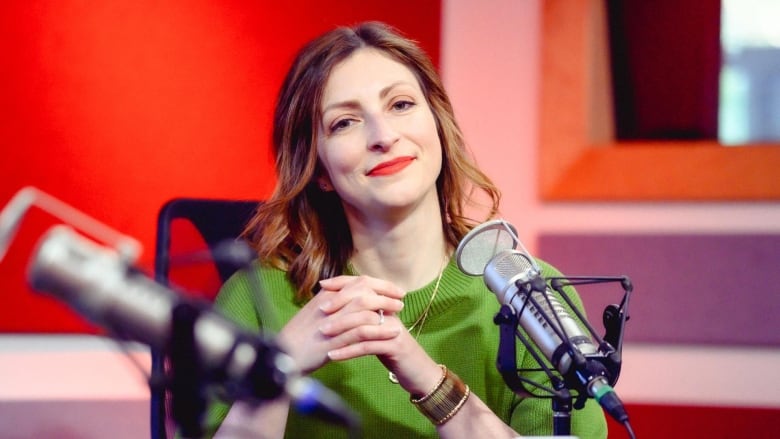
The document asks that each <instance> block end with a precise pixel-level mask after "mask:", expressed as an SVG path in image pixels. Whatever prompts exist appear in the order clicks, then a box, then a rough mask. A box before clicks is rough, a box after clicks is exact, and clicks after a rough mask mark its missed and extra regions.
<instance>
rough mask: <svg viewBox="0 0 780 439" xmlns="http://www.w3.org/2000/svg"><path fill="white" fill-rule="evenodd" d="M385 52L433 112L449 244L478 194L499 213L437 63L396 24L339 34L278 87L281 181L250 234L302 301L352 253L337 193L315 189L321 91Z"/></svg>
mask: <svg viewBox="0 0 780 439" xmlns="http://www.w3.org/2000/svg"><path fill="white" fill-rule="evenodd" d="M362 48H372V49H374V50H379V51H381V52H382V53H384V54H385V55H387V56H389V57H390V58H392V59H393V60H395V61H397V62H399V63H401V64H403V65H405V66H406V67H407V68H409V69H410V70H411V71H412V72H413V73H414V75H415V76H416V77H417V81H418V82H419V84H420V87H421V89H422V91H423V95H424V96H425V97H426V99H427V102H428V105H429V106H430V107H431V110H432V112H433V115H434V118H435V120H436V126H437V131H438V135H439V139H440V142H441V145H442V169H441V173H440V174H439V176H438V178H437V180H436V186H437V190H438V195H439V206H440V208H441V212H442V216H441V217H442V221H443V223H444V224H443V225H444V231H445V235H446V237H445V238H446V240H447V242H448V243H449V244H450V245H451V246H453V247H454V246H457V244H458V242H459V241H460V240H461V239H462V238H463V236H464V235H465V234H466V233H467V232H468V231H469V230H470V229H471V228H472V227H473V226H474V225H475V224H476V223H478V221H474V220H470V219H469V218H467V217H466V216H465V214H464V211H465V210H466V208H467V207H469V206H471V205H472V204H475V205H476V204H478V203H476V202H475V200H476V199H475V198H472V195H474V192H475V190H477V191H481V192H482V193H483V194H484V195H487V200H488V201H487V205H486V206H482V207H483V208H486V209H487V212H486V214H485V218H483V220H484V219H488V218H490V217H492V216H494V215H495V214H496V213H497V211H498V205H499V200H500V194H499V192H498V189H497V188H496V187H495V185H494V184H493V183H492V182H491V181H490V179H489V178H488V177H487V176H486V175H485V174H484V173H482V171H480V170H479V169H478V168H477V167H476V165H475V164H474V162H473V161H472V159H471V157H470V156H469V154H468V152H467V150H466V147H465V143H464V140H463V134H462V133H461V130H460V128H459V127H458V124H457V122H456V121H455V115H454V112H453V109H452V105H451V103H450V100H449V97H448V96H447V94H446V92H445V91H444V87H443V85H442V82H441V79H440V77H439V75H438V74H437V72H436V69H435V68H434V66H433V63H432V62H431V60H430V59H429V58H428V56H427V55H426V54H425V52H423V50H422V49H421V48H420V47H418V45H417V44H416V43H415V42H414V41H412V40H410V39H407V38H405V37H404V36H403V35H401V34H400V33H399V32H398V31H397V30H395V29H393V28H392V27H390V26H388V25H386V24H383V23H379V22H366V23H362V24H359V25H357V26H354V27H340V28H337V29H334V30H332V31H330V32H328V33H326V34H324V35H322V36H320V37H318V38H316V39H314V40H312V41H311V42H310V43H308V44H307V45H306V46H304V47H303V48H302V49H301V50H300V52H298V54H297V56H296V58H295V60H294V62H293V64H292V67H291V68H290V70H289V72H288V73H287V76H286V77H285V80H284V83H283V85H282V88H281V90H280V93H279V96H278V100H277V103H276V110H275V113H274V125H273V144H274V152H275V155H276V173H277V184H276V188H275V190H274V193H273V194H272V195H271V197H270V199H268V200H267V201H266V202H265V203H263V204H262V205H261V206H260V207H259V208H258V210H257V212H256V213H255V215H254V217H253V218H252V219H251V220H250V222H249V224H248V225H247V228H246V230H245V231H244V237H245V238H247V239H248V240H249V242H250V243H251V245H252V246H253V248H254V249H255V250H256V251H257V254H258V258H259V260H260V261H261V262H262V263H264V264H267V265H271V266H274V267H277V268H280V269H283V270H286V271H287V273H288V276H289V278H290V280H291V281H292V282H293V284H294V285H295V286H296V287H297V289H298V291H297V295H296V299H297V300H298V301H300V302H303V301H305V300H308V299H309V298H311V296H312V294H314V293H315V292H316V288H317V282H318V280H319V279H322V278H327V277H332V276H336V275H339V274H341V273H343V271H344V269H345V267H346V264H347V262H348V260H349V258H350V257H351V255H352V252H353V244H352V237H351V234H350V231H349V226H348V224H347V220H346V216H345V214H344V209H343V207H342V205H341V201H340V199H339V197H338V195H337V194H336V192H335V191H330V192H323V191H322V190H320V188H319V187H318V185H317V182H316V177H317V176H318V175H319V173H320V172H323V171H322V169H321V168H320V166H321V165H320V164H319V162H318V157H317V135H318V132H317V131H318V129H319V127H320V121H321V119H322V114H321V101H322V94H323V89H324V88H325V84H326V82H327V80H328V77H329V75H330V72H331V71H332V69H333V67H334V66H336V65H337V64H339V63H340V62H341V61H343V60H345V59H346V58H348V57H349V56H350V55H351V54H352V53H354V52H355V51H356V50H358V49H362Z"/></svg>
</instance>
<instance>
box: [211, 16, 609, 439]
mask: <svg viewBox="0 0 780 439" xmlns="http://www.w3.org/2000/svg"><path fill="white" fill-rule="evenodd" d="M273 138H274V145H275V148H276V164H277V171H278V172H277V173H278V183H277V187H276V190H275V192H274V194H273V195H272V197H271V198H270V199H269V200H268V201H267V202H266V203H265V204H263V205H262V207H261V208H260V209H259V210H258V212H257V213H256V215H255V217H254V218H253V219H252V221H251V222H250V224H249V226H248V228H247V237H248V238H249V239H250V241H251V242H252V243H253V245H254V247H255V249H256V250H257V252H258V260H259V261H260V263H259V264H258V265H257V270H258V275H259V276H258V277H259V279H260V282H259V284H260V291H257V289H256V288H253V285H255V284H253V283H252V282H251V279H250V278H248V277H247V276H246V275H239V276H236V277H234V278H233V279H231V280H230V281H229V282H228V283H227V284H226V285H225V287H224V288H223V291H222V292H221V293H220V296H219V297H218V299H217V306H218V307H220V309H221V310H222V311H223V312H224V313H225V314H226V315H228V316H231V317H232V318H234V319H235V320H236V321H237V322H239V323H240V324H241V325H243V326H245V327H247V328H251V329H252V330H255V331H263V332H267V333H275V334H277V337H276V339H277V341H278V342H279V344H280V345H281V346H282V347H283V348H284V349H285V350H286V351H287V353H289V354H290V356H291V357H292V358H293V359H294V360H295V361H296V363H297V365H298V366H299V367H300V368H301V369H302V370H303V372H304V373H307V374H311V375H312V376H313V377H314V378H316V379H318V380H320V381H321V382H322V383H323V384H324V385H326V386H327V387H329V388H331V389H333V390H335V391H336V392H338V393H339V394H340V395H341V396H342V398H344V400H345V401H346V402H347V404H349V405H350V406H351V407H352V408H353V409H354V410H355V411H357V413H358V414H359V415H360V416H361V419H362V423H363V430H364V433H365V436H366V437H437V436H438V437H446V438H461V437H462V438H475V437H490V438H510V437H516V436H518V433H521V434H550V432H551V428H552V427H551V426H552V420H551V414H550V413H551V410H550V401H549V400H548V399H535V398H527V399H522V398H519V397H518V396H517V395H515V394H514V393H513V392H512V391H511V390H509V389H508V388H507V386H506V385H505V384H504V382H503V380H502V378H501V377H500V375H499V374H498V372H497V371H496V368H495V356H496V351H497V344H498V332H497V327H496V326H495V325H494V324H493V322H492V318H493V316H494V315H495V313H496V312H497V310H498V307H499V305H498V302H497V301H496V299H495V297H494V296H493V295H492V294H491V293H489V292H488V291H487V289H486V287H485V286H484V283H483V281H482V279H481V278H472V277H468V276H466V275H464V274H462V273H460V272H459V270H458V269H457V266H456V264H455V263H454V262H453V258H452V253H453V250H454V248H455V247H456V246H457V244H458V242H459V240H460V239H461V238H462V237H463V236H464V235H465V234H466V233H467V232H468V230H469V229H470V228H471V227H472V226H473V225H474V224H475V223H479V222H481V221H482V220H485V219H487V218H489V217H491V216H493V215H495V214H496V213H497V210H498V201H499V196H498V191H497V190H496V188H495V187H494V186H493V184H492V183H491V182H490V181H489V179H488V178H487V177H486V176H485V175H484V174H483V173H482V172H480V171H479V170H478V169H477V168H476V167H475V165H474V164H473V163H472V162H471V161H470V159H469V157H468V156H467V153H466V151H465V147H464V142H463V139H462V135H461V132H460V130H459V128H458V126H457V124H456V122H455V119H454V114H453V110H452V107H451V105H450V102H449V98H448V97H447V95H446V93H445V91H444V89H443V87H442V84H441V81H440V79H439V77H438V75H437V74H436V72H435V69H434V68H433V66H432V64H431V62H430V60H429V59H428V58H427V56H426V55H425V54H424V53H423V52H422V51H421V50H420V49H419V48H418V47H417V46H416V45H415V44H414V43H413V42H411V41H409V40H407V39H405V38H403V37H402V36H400V35H399V34H398V33H397V32H396V31H394V30H392V29H391V28H389V27H387V26H386V25H383V24H380V23H365V24H362V25H359V26H357V27H354V28H339V29H336V30H334V31H332V32H329V33H327V34H325V35H323V36H321V37H319V38H317V39H315V40H314V41H312V42H311V43H309V44H308V45H307V46H306V47H304V48H303V49H302V50H301V52H300V53H299V54H298V56H297V58H296V60H295V62H294V63H293V66H292V68H291V69H290V71H289V73H288V75H287V77H286V79H285V82H284V84H283V86H282V90H281V93H280V96H279V101H278V103H277V107H276V113H275V117H274V136H273ZM474 192H476V193H481V194H484V195H487V197H486V199H487V200H489V202H488V203H487V204H488V205H487V206H482V207H483V209H482V210H483V211H484V212H482V213H483V215H482V216H483V217H482V218H481V219H480V220H476V221H474V220H468V219H467V218H466V214H465V212H466V210H467V209H469V211H474V210H475V209H476V208H478V207H479V206H476V205H475V203H474V202H472V199H473V198H472V197H471V195H472V193H474ZM483 199H485V197H483ZM545 269H546V270H548V272H547V274H548V275H550V274H553V273H554V272H553V271H551V270H552V269H550V268H549V267H548V266H546V265H545ZM258 303H260V304H258ZM519 355H520V356H521V360H522V361H523V362H524V363H523V364H528V365H530V364H532V363H530V361H532V360H531V359H530V356H529V355H526V354H525V352H524V351H522V352H521V353H520V354H519ZM223 417H224V420H223ZM208 422H209V423H211V425H215V424H219V423H221V428H220V430H219V431H218V432H217V436H219V435H220V433H225V434H227V433H229V432H232V433H235V432H236V431H246V430H247V429H248V430H252V431H255V432H256V435H257V436H256V437H282V436H284V435H287V437H331V436H333V437H344V435H345V432H344V431H343V430H341V429H339V428H336V427H332V426H328V425H327V424H324V423H321V422H318V421H316V420H314V419H311V418H307V417H305V416H300V415H298V414H297V413H295V412H293V411H290V410H289V401H286V400H285V399H284V398H280V399H278V400H275V401H272V402H269V403H266V404H263V405H262V406H260V407H259V408H257V409H256V410H254V409H253V408H250V407H248V406H247V405H245V404H244V403H241V402H238V403H235V404H234V405H233V407H232V408H230V409H229V413H228V407H226V406H216V407H212V409H211V410H210V412H209V419H208ZM231 427H234V428H236V430H233V428H231ZM572 434H576V435H579V436H580V437H582V438H590V437H604V436H606V424H605V420H604V417H603V414H602V413H601V411H600V409H599V408H598V406H595V405H594V403H590V402H589V403H588V404H587V405H586V407H585V409H583V410H577V411H575V412H574V413H573V416H572Z"/></svg>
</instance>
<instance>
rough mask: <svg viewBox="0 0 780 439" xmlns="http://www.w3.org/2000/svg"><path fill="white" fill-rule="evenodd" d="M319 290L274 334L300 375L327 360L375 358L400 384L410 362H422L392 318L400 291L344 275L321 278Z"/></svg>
mask: <svg viewBox="0 0 780 439" xmlns="http://www.w3.org/2000/svg"><path fill="white" fill-rule="evenodd" d="M320 287H321V289H320V291H319V292H318V293H317V294H316V295H315V296H314V298H312V299H311V300H310V301H309V302H308V303H307V304H306V305H305V306H304V307H303V308H302V309H301V310H300V311H299V312H298V313H297V314H296V315H295V316H294V317H293V318H292V319H291V320H290V321H289V322H288V323H287V325H285V327H284V328H283V329H282V331H281V332H280V333H279V340H280V343H281V344H282V346H283V347H284V349H285V350H286V351H287V352H288V354H290V355H291V356H292V357H293V359H294V360H295V361H296V362H297V364H298V367H300V368H301V370H302V371H303V372H304V373H311V372H313V371H314V370H317V369H319V368H320V367H322V366H323V365H325V364H326V363H327V362H328V361H343V360H349V359H352V358H357V357H361V356H365V355H376V356H377V357H378V358H379V359H380V361H382V363H383V364H384V365H385V367H387V368H388V369H389V370H390V371H392V372H394V373H395V374H396V375H397V376H398V378H399V380H400V381H401V385H402V386H403V385H404V381H406V380H404V378H405V376H408V375H411V374H413V372H414V361H415V358H419V356H423V358H426V359H428V356H427V354H425V351H424V350H422V348H421V347H420V346H419V345H418V344H417V342H416V341H415V340H414V338H413V337H411V335H409V333H408V331H406V329H405V327H404V325H403V323H402V322H401V320H400V319H399V318H398V316H397V313H398V312H399V311H401V309H403V306H404V303H403V301H402V299H403V297H404V296H405V295H406V292H405V291H404V290H402V289H401V288H400V287H398V286H396V285H395V284H393V283H392V282H388V281H385V280H381V279H377V278H373V277H370V276H346V275H345V276H337V277H334V278H330V279H325V280H322V281H320ZM429 361H430V360H429Z"/></svg>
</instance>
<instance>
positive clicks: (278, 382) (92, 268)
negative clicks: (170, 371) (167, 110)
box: [27, 225, 356, 426]
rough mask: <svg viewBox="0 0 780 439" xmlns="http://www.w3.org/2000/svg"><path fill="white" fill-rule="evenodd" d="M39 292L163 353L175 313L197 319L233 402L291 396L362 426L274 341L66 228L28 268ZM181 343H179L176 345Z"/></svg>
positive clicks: (195, 333) (216, 374)
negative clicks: (187, 311)
mask: <svg viewBox="0 0 780 439" xmlns="http://www.w3.org/2000/svg"><path fill="white" fill-rule="evenodd" d="M27 274H28V279H29V282H30V284H31V286H32V287H33V288H34V289H36V290H38V291H43V292H47V293H50V294H52V295H54V296H55V297H57V298H59V299H62V300H63V301H65V302H67V303H68V304H70V305H71V306H72V307H73V308H74V309H76V310H77V311H78V312H79V313H81V314H83V315H84V316H86V317H87V318H89V319H90V320H92V321H94V322H95V323H97V324H99V325H101V326H104V327H106V328H108V329H110V330H111V331H113V332H114V333H116V334H118V335H120V336H122V337H125V338H128V339H132V340H136V341H140V342H142V343H145V344H148V345H150V346H151V347H153V348H157V349H160V350H163V349H167V348H169V347H171V345H172V343H174V342H175V341H176V340H174V337H173V336H172V333H173V332H174V324H175V322H174V317H173V316H174V315H175V313H176V311H178V310H180V309H181V308H182V307H184V308H188V307H189V308H190V309H192V308H195V309H197V310H198V311H197V312H196V313H195V314H194V317H193V326H192V338H193V340H192V342H193V343H194V346H195V351H196V354H197V357H199V358H198V359H199V361H200V363H201V365H202V366H203V367H204V369H205V372H206V374H205V376H207V377H209V378H210V379H211V380H212V381H214V382H216V383H218V384H221V385H222V390H224V391H226V392H227V393H228V397H230V398H232V399H239V398H250V399H256V400H267V399H273V398H276V397H278V396H280V395H282V394H286V395H288V396H289V397H290V398H291V399H292V401H293V404H294V406H295V408H296V409H299V411H301V412H302V413H306V414H313V415H315V416H321V417H324V418H326V419H327V420H329V421H331V422H337V423H340V424H343V425H348V426H350V425H352V426H354V425H355V424H356V419H355V417H354V415H353V414H352V413H351V411H350V410H349V409H348V408H347V407H346V406H345V405H344V404H343V403H342V401H341V399H340V398H339V397H338V396H337V395H336V394H335V393H334V392H332V391H331V390H329V389H327V388H325V387H324V386H322V385H321V384H320V383H319V382H317V381H316V380H313V379H311V378H307V377H303V376H301V374H300V372H299V371H298V369H297V368H296V366H295V364H294V362H293V360H292V358H291V357H289V356H288V355H287V354H285V353H284V352H282V351H281V350H280V349H279V348H278V347H277V346H276V345H275V343H273V342H272V341H271V340H267V339H264V338H261V337H258V336H257V335H256V334H252V333H249V332H244V331H242V330H241V329H239V328H238V327H237V326H236V325H235V324H234V323H232V322H231V321H229V320H228V319H227V318H225V317H223V316H221V315H220V314H218V313H216V312H213V311H210V310H209V309H207V308H205V307H204V306H202V305H199V304H196V303H192V302H188V301H187V300H185V299H184V298H182V297H181V296H179V295H177V294H176V293H175V292H174V291H172V290H170V289H168V288H166V287H164V286H162V285H160V284H159V283H156V282H155V281H153V280H152V279H150V278H149V277H147V276H145V275H144V274H142V273H140V272H139V271H137V270H134V269H132V268H130V267H128V265H127V264H126V262H125V261H124V260H123V259H122V257H121V255H120V254H119V253H118V252H117V251H116V250H114V249H111V248H108V247H103V246H100V245H98V244H97V243H95V242H93V241H91V240H89V239H87V238H84V237H83V236H81V235H80V234H78V233H77V232H75V231H74V230H73V229H72V228H70V227H68V226H65V225H56V226H54V227H52V228H51V229H50V230H49V231H48V232H47V233H46V234H45V235H44V237H43V238H42V239H41V242H40V243H39V245H38V248H37V249H36V251H35V253H34V256H33V258H32V261H31V264H30V266H29V267H28V273H27ZM174 344H175V343H174Z"/></svg>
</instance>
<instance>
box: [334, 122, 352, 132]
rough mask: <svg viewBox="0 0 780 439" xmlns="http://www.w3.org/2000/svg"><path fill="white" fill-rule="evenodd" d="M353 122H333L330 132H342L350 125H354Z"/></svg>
mask: <svg viewBox="0 0 780 439" xmlns="http://www.w3.org/2000/svg"><path fill="white" fill-rule="evenodd" d="M352 122H353V120H352V119H339V120H337V121H336V122H333V123H332V124H331V126H330V132H331V133H335V132H337V131H341V130H343V129H345V128H347V127H349V126H350V125H352Z"/></svg>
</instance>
